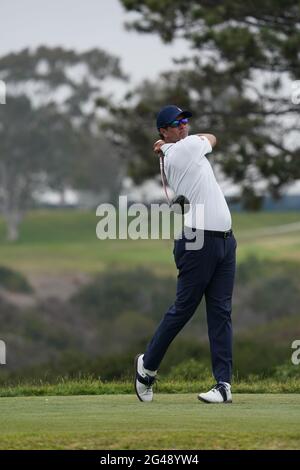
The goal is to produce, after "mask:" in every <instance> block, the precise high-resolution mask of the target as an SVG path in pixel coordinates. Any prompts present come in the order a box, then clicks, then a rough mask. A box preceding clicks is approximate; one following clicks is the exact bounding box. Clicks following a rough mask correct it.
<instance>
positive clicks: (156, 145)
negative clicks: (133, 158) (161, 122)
mask: <svg viewBox="0 0 300 470" xmlns="http://www.w3.org/2000/svg"><path fill="white" fill-rule="evenodd" d="M165 143H166V142H165V141H164V140H162V139H159V140H157V141H156V142H154V144H153V151H154V152H155V153H156V154H157V155H159V154H160V149H161V147H162V145H164V144H165Z"/></svg>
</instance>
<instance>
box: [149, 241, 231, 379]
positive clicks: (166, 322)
mask: <svg viewBox="0 0 300 470" xmlns="http://www.w3.org/2000/svg"><path fill="white" fill-rule="evenodd" d="M186 242H189V240H187V239H186V238H185V236H183V238H181V239H178V240H175V242H174V251H173V253H174V257H175V263H176V266H177V269H178V278H177V292H176V300H175V303H174V304H173V305H172V306H171V307H170V308H169V310H168V311H167V312H166V314H165V316H164V317H163V319H162V321H161V322H160V324H159V326H158V328H157V330H156V332H155V333H154V336H153V338H152V340H151V341H150V343H149V344H148V346H147V349H146V352H145V354H144V367H145V368H146V369H149V370H157V369H158V368H159V365H160V363H161V361H162V359H163V357H164V355H165V353H166V351H167V349H168V347H169V345H170V343H171V342H172V341H173V339H174V338H175V336H176V335H177V334H178V333H179V332H180V331H181V329H182V328H183V327H184V325H185V324H186V323H187V322H188V321H189V320H190V318H191V317H192V316H193V314H194V313H195V310H196V309H197V307H198V305H199V303H200V302H201V299H202V297H203V294H204V295H205V301H206V315H207V325H208V336H209V342H210V352H211V361H212V369H213V374H214V377H215V379H216V381H217V382H228V383H231V374H232V328H231V300H232V291H233V284H234V275H235V264H236V260H235V252H236V240H235V238H234V236H233V235H232V236H231V237H228V238H226V239H224V238H220V237H215V236H212V235H206V234H205V236H204V244H203V247H202V248H201V249H198V250H191V249H187V248H186V246H185V245H186Z"/></svg>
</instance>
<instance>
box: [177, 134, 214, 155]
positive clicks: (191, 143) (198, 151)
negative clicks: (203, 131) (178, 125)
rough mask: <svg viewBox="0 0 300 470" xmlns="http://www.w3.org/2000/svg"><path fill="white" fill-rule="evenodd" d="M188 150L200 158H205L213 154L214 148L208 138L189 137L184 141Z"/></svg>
mask: <svg viewBox="0 0 300 470" xmlns="http://www.w3.org/2000/svg"><path fill="white" fill-rule="evenodd" d="M182 143H184V145H185V146H186V149H187V150H188V151H189V152H190V153H192V154H193V155H196V156H198V157H199V158H201V157H204V155H206V154H207V153H210V152H212V146H211V143H210V142H209V140H208V138H207V137H204V136H199V135H189V136H188V137H186V138H185V139H183V140H182Z"/></svg>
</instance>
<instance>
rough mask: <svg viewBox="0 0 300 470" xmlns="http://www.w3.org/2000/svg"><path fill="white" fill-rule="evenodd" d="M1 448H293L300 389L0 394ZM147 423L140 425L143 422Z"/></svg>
mask: <svg viewBox="0 0 300 470" xmlns="http://www.w3.org/2000/svg"><path fill="white" fill-rule="evenodd" d="M0 413H1V421H2V426H1V430H0V446H1V449H299V442H300V428H299V422H300V395H299V394H276V395H270V394H236V395H235V397H234V403H232V404H231V405H215V406H213V405H205V404H204V403H201V402H199V401H198V400H197V395H195V394H176V395H173V394H172V395H168V394H158V395H157V396H156V397H155V401H153V402H152V403H150V404H149V403H146V404H145V403H140V402H138V401H137V399H136V397H135V396H134V395H132V394H131V395H102V396H69V397H62V396H60V397H58V396H49V397H15V398H1V399H0ZM145 423H146V424H145Z"/></svg>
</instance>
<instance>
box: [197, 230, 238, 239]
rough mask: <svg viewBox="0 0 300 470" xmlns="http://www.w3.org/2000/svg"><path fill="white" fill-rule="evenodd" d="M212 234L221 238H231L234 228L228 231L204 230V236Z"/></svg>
mask: <svg viewBox="0 0 300 470" xmlns="http://www.w3.org/2000/svg"><path fill="white" fill-rule="evenodd" d="M205 235H211V236H212V237H220V238H229V237H231V236H232V235H233V232H232V230H227V231H226V232H217V231H215V230H204V236H205Z"/></svg>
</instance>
